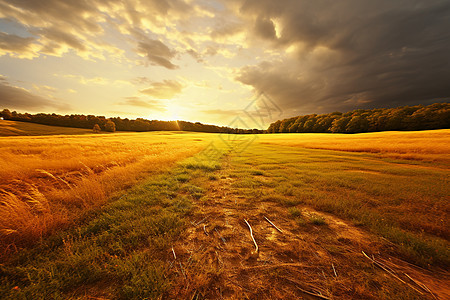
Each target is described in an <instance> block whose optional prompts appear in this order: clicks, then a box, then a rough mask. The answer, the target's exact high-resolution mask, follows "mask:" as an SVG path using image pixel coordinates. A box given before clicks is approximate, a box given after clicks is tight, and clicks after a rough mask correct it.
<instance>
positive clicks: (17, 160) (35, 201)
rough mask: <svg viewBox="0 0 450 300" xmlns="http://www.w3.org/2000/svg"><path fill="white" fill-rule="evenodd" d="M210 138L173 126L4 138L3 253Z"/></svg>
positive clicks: (0, 173)
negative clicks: (157, 130)
mask: <svg viewBox="0 0 450 300" xmlns="http://www.w3.org/2000/svg"><path fill="white" fill-rule="evenodd" d="M27 125H28V124H27ZM38 127H39V126H38ZM38 129H39V128H38ZM67 130H68V131H69V132H70V131H71V128H68V129H67ZM208 138H209V137H208V136H206V135H204V134H174V133H172V132H161V133H148V134H146V133H144V134H138V133H118V134H115V135H108V134H100V135H98V134H84V135H52V136H51V137H49V136H14V137H0V192H1V203H2V204H3V205H2V206H1V207H0V242H1V243H2V251H1V252H2V253H3V254H4V253H7V252H8V251H10V250H13V249H15V248H17V247H20V246H23V245H27V244H32V243H34V242H35V241H37V240H39V239H40V238H41V237H43V236H45V235H48V234H49V233H51V232H53V231H54V230H55V229H59V228H61V227H65V226H67V225H69V224H71V223H72V222H73V221H74V220H77V219H79V218H80V216H82V215H83V213H84V212H86V211H89V210H91V209H93V208H96V207H99V206H101V205H102V204H104V203H105V202H106V201H107V200H108V199H110V198H112V197H114V196H116V195H119V194H120V192H121V191H123V190H125V189H126V188H128V187H130V186H132V185H133V184H135V183H137V182H138V181H139V180H142V179H143V178H145V177H146V176H149V174H150V173H157V172H161V171H163V170H166V169H167V168H168V167H170V166H171V165H172V164H173V163H174V162H176V161H178V160H180V159H183V158H185V157H187V156H191V155H193V154H194V153H195V152H198V151H199V150H200V149H201V147H204V144H205V141H206V140H207V139H208ZM180 145H183V146H182V147H180Z"/></svg>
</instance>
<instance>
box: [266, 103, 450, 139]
mask: <svg viewBox="0 0 450 300" xmlns="http://www.w3.org/2000/svg"><path fill="white" fill-rule="evenodd" d="M444 128H450V104H449V103H435V104H431V105H428V106H423V105H416V106H403V107H397V108H389V109H388V108H377V109H358V110H354V111H350V112H346V113H340V112H334V113H330V114H323V115H316V114H313V115H306V116H298V117H294V118H289V119H285V120H279V121H276V122H274V123H272V124H270V126H269V128H268V129H267V132H268V133H278V132H333V133H358V132H374V131H385V130H426V129H444Z"/></svg>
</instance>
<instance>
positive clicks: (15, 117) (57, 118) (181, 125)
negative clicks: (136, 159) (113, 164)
mask: <svg viewBox="0 0 450 300" xmlns="http://www.w3.org/2000/svg"><path fill="white" fill-rule="evenodd" d="M0 116H1V117H3V119H5V120H11V121H21V122H30V123H37V124H43V125H51V126H63V127H75V128H87V129H93V130H94V132H95V131H97V132H98V131H100V130H103V131H110V132H114V131H116V130H119V131H138V132H142V131H161V130H162V131H196V132H212V133H240V134H249V133H253V134H255V133H263V131H262V130H259V129H240V128H230V127H225V126H217V125H209V124H202V123H200V122H195V123H193V122H187V121H158V120H147V119H142V118H137V119H135V120H130V119H127V118H124V119H122V118H120V117H115V118H106V117H104V116H94V115H78V114H75V115H58V114H54V113H53V114H45V113H39V114H29V113H18V112H16V111H13V112H11V111H9V110H8V109H4V110H3V111H2V112H1V113H0Z"/></svg>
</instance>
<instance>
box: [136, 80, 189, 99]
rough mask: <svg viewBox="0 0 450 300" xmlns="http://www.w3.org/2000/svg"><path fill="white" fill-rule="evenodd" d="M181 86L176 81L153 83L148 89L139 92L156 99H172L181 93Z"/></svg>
mask: <svg viewBox="0 0 450 300" xmlns="http://www.w3.org/2000/svg"><path fill="white" fill-rule="evenodd" d="M182 90H183V85H182V84H181V83H179V82H178V81H176V80H164V81H162V82H153V83H151V84H150V87H148V88H146V89H143V90H140V92H141V93H142V94H145V95H148V96H151V97H153V98H157V99H172V98H173V97H174V96H175V95H177V94H179V93H181V91H182Z"/></svg>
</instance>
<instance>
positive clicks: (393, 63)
mask: <svg viewBox="0 0 450 300" xmlns="http://www.w3.org/2000/svg"><path fill="white" fill-rule="evenodd" d="M239 11H240V13H241V14H242V15H249V16H252V18H249V20H250V21H249V22H253V24H254V25H253V26H254V28H255V33H254V34H256V35H258V36H259V37H263V38H265V39H266V40H270V41H271V42H272V43H271V45H273V47H274V48H275V49H287V48H288V47H290V46H291V47H296V48H295V49H296V50H295V51H294V53H293V54H292V55H291V57H285V58H282V59H281V60H279V61H270V62H265V63H262V64H260V65H256V66H247V67H245V68H242V69H241V70H240V72H239V74H238V76H237V80H239V81H241V82H243V83H245V84H248V85H251V86H253V87H254V88H255V89H256V90H258V91H264V92H266V93H268V94H269V95H270V96H272V98H273V99H275V100H276V101H278V102H279V104H280V105H281V106H283V107H285V108H286V109H298V111H304V112H306V111H308V112H327V111H331V110H336V109H339V110H348V109H353V108H358V107H380V106H397V105H406V104H417V103H424V104H425V103H430V102H433V101H434V99H436V98H445V97H449V96H450V84H449V83H448V81H449V78H450V30H449V28H450V2H449V1H438V0H431V1H416V0H400V1H386V0H381V1H369V0H365V1H363V0H347V1H306V0H304V1H298V0H295V1H276V2H274V1H268V0H267V1H261V0H258V1H256V0H248V1H245V3H244V4H242V5H240V10H239ZM270 20H277V22H278V23H279V24H280V27H281V30H280V32H277V34H278V37H277V36H276V35H275V34H274V32H273V31H272V30H273V27H271V26H270V25H271V22H272V21H270ZM291 49H292V48H291Z"/></svg>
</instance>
